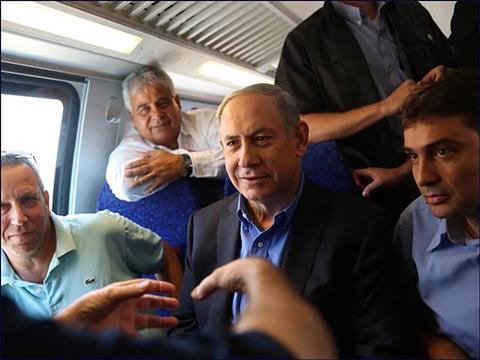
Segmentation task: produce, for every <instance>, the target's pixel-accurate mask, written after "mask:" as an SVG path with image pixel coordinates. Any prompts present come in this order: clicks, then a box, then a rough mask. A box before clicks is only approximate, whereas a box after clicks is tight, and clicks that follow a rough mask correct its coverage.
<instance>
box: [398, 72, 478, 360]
mask: <svg viewBox="0 0 480 360" xmlns="http://www.w3.org/2000/svg"><path fill="white" fill-rule="evenodd" d="M477 84H478V78H477V76H475V74H473V73H469V72H466V71H451V72H449V73H447V75H445V77H444V78H443V79H441V80H439V81H438V82H436V83H434V84H433V85H431V86H430V87H428V88H424V89H422V90H419V91H418V92H417V93H415V94H414V95H412V97H411V98H410V99H409V101H408V102H407V105H406V107H405V110H404V116H403V119H404V128H405V131H404V133H405V149H406V153H407V154H408V155H409V157H410V162H411V164H412V172H413V176H414V178H415V182H416V183H417V185H418V187H419V189H420V191H421V193H422V196H421V197H419V198H418V199H417V200H415V201H414V202H413V203H412V204H411V205H410V206H409V207H408V208H407V209H406V210H405V211H404V213H403V214H402V216H401V218H400V220H399V222H398V225H397V229H396V241H397V245H398V246H399V248H400V253H401V254H402V256H403V262H404V264H405V266H406V269H405V270H406V273H407V274H410V275H412V279H410V281H411V282H412V283H415V284H416V287H417V290H418V294H419V296H420V298H421V303H422V304H421V305H420V306H422V307H423V309H425V307H424V305H426V306H427V307H428V309H429V310H428V311H427V312H429V314H428V315H433V318H434V321H433V323H432V325H431V326H430V327H429V329H427V328H426V327H425V324H426V323H427V324H428V322H424V321H419V330H420V336H421V338H422V339H424V342H425V346H426V350H427V352H428V354H429V355H430V356H431V357H437V356H440V357H442V358H451V359H453V358H460V357H465V355H466V354H467V355H468V356H471V357H474V358H478V357H479V355H480V352H479V346H480V345H479V344H480V338H479V326H480V325H479V281H480V279H479V270H480V268H479V259H480V258H479V214H480V211H479V201H478V180H479V178H478V170H479V168H478V165H479V164H478V163H479V158H478V154H479V134H478V117H477V116H478V115H477V104H478V88H477ZM415 296H416V295H415ZM423 312H424V313H425V311H423ZM428 315H427V316H428ZM424 318H425V316H419V317H418V319H424Z"/></svg>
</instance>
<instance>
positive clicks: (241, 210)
mask: <svg viewBox="0 0 480 360" xmlns="http://www.w3.org/2000/svg"><path fill="white" fill-rule="evenodd" d="M304 182H305V178H304V176H303V173H301V176H300V185H299V186H298V190H297V194H296V195H295V198H294V199H293V200H292V201H291V202H290V203H289V204H288V205H287V206H286V207H285V208H284V209H283V210H281V211H279V212H278V213H276V214H275V216H274V219H275V221H276V220H277V219H278V218H280V217H283V218H285V224H288V223H290V220H291V219H292V216H293V214H294V213H295V209H296V208H297V205H298V202H299V201H300V196H301V194H302V192H303V185H304ZM237 216H238V218H239V219H240V221H241V222H242V224H244V225H245V226H246V227H250V226H256V225H255V222H254V221H252V219H251V217H250V214H249V212H248V207H247V199H245V197H244V196H243V195H241V194H240V196H239V197H238V205H237Z"/></svg>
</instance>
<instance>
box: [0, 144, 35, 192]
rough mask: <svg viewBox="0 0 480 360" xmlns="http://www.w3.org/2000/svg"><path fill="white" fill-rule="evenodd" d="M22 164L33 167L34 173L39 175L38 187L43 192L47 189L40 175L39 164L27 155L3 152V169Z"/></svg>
mask: <svg viewBox="0 0 480 360" xmlns="http://www.w3.org/2000/svg"><path fill="white" fill-rule="evenodd" d="M20 165H26V166H28V167H29V168H30V169H32V171H33V173H34V174H35V176H36V177H37V183H38V187H39V188H40V191H41V192H42V193H43V192H44V191H45V187H44V186H43V181H42V178H41V177H40V171H39V170H38V166H37V165H36V164H35V163H34V162H33V161H32V160H30V159H29V158H28V157H26V156H22V155H18V154H15V153H2V162H1V168H2V169H4V168H7V167H15V166H20ZM2 176H3V175H2Z"/></svg>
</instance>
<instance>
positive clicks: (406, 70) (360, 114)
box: [275, 1, 453, 213]
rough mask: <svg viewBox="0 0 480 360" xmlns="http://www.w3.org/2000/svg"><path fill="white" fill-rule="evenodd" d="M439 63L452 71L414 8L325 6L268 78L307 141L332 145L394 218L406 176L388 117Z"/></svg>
mask: <svg viewBox="0 0 480 360" xmlns="http://www.w3.org/2000/svg"><path fill="white" fill-rule="evenodd" d="M441 65H445V66H452V65H453V57H452V55H451V52H450V49H449V47H448V43H447V39H446V38H445V36H444V35H443V34H442V33H441V31H440V30H439V28H438V27H437V25H436V24H435V22H434V21H433V20H432V18H431V17H430V15H429V13H428V11H427V10H426V9H424V8H423V7H422V6H421V5H420V4H418V3H417V2H393V1H392V2H373V1H332V2H330V1H326V2H325V6H324V7H323V8H322V9H320V10H318V11H317V12H315V13H314V14H313V15H312V16H310V17H309V18H308V19H306V20H305V21H304V22H302V23H301V24H300V25H299V26H297V27H296V28H295V29H294V30H293V31H292V32H291V33H290V34H289V35H288V37H287V39H286V40H285V44H284V47H283V52H282V56H281V59H280V64H279V67H278V70H277V74H276V79H275V80H276V83H277V84H278V85H279V86H280V87H282V88H283V89H284V90H286V91H287V92H289V93H290V94H291V95H292V96H294V97H295V99H296V101H297V104H298V106H299V110H300V113H301V114H302V120H304V121H306V122H307V123H308V126H309V128H310V138H309V141H310V142H318V141H324V140H334V139H338V140H339V142H340V145H341V146H342V149H343V150H344V153H345V155H346V157H347V159H348V160H349V163H350V165H351V166H352V168H354V169H356V170H354V172H353V177H354V180H355V182H356V184H357V185H358V186H360V187H361V188H362V189H363V195H364V196H371V195H373V197H374V198H375V199H376V200H377V201H378V202H380V203H381V204H382V205H384V206H387V207H389V208H391V209H393V210H394V211H395V212H396V213H398V212H399V211H400V210H401V209H403V207H404V205H406V204H408V201H409V200H411V199H410V197H408V196H406V193H408V191H407V190H406V189H408V188H409V187H407V185H405V183H404V184H402V180H404V179H405V178H411V177H410V172H411V170H410V165H409V164H408V163H406V162H405V159H404V154H403V148H402V145H403V133H402V129H401V125H400V122H399V119H398V118H397V117H396V114H397V113H398V112H399V110H400V108H401V106H402V104H403V103H404V101H405V99H406V98H407V96H408V95H409V94H410V93H411V92H412V91H413V90H415V88H416V87H417V86H418V82H419V81H421V84H424V83H428V82H431V81H435V80H436V79H437V78H439V77H441V76H442V74H443V72H444V71H445V68H444V67H443V66H441ZM407 184H408V182H407ZM401 185H403V191H398V187H399V186H401ZM385 187H387V188H388V187H396V189H394V191H389V190H388V189H385ZM379 188H382V189H379ZM412 188H413V187H412ZM373 190H375V192H374V193H373V194H372V191H373Z"/></svg>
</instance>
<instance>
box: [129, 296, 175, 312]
mask: <svg viewBox="0 0 480 360" xmlns="http://www.w3.org/2000/svg"><path fill="white" fill-rule="evenodd" d="M179 304H180V303H179V302H178V300H177V299H176V298H173V297H166V296H158V295H151V294H145V295H143V296H142V297H141V298H139V299H138V300H137V302H136V306H137V309H140V310H149V309H167V310H175V309H176V308H178V306H179Z"/></svg>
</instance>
